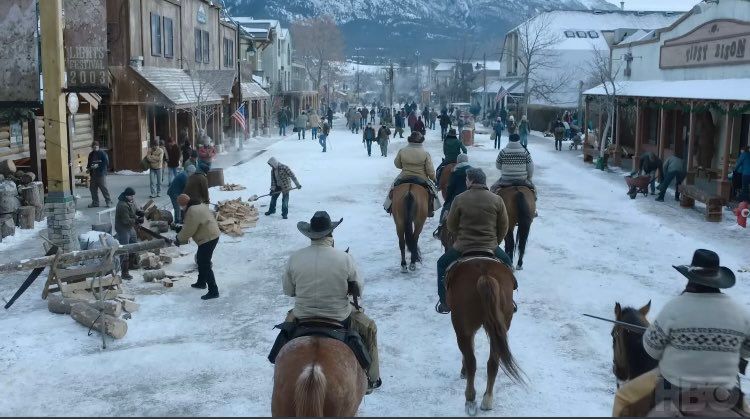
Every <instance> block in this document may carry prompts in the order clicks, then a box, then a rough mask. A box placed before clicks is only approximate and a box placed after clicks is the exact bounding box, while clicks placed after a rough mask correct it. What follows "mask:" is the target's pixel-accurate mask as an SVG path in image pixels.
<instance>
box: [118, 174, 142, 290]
mask: <svg viewBox="0 0 750 419" xmlns="http://www.w3.org/2000/svg"><path fill="white" fill-rule="evenodd" d="M143 215H144V214H143V211H140V210H138V209H136V206H135V190H133V188H131V187H127V188H125V191H123V193H121V194H120V197H119V198H118V200H117V208H115V232H117V241H119V242H120V244H121V245H125V244H131V243H137V242H138V237H137V236H136V234H135V226H136V225H137V224H140V223H142V222H143ZM129 259H130V255H129V254H125V255H122V256H121V257H120V271H121V275H122V279H133V277H132V276H131V275H130V272H129V271H130V260H129Z"/></svg>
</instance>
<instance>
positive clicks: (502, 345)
mask: <svg viewBox="0 0 750 419" xmlns="http://www.w3.org/2000/svg"><path fill="white" fill-rule="evenodd" d="M477 291H478V292H479V300H480V303H481V305H482V312H483V314H484V320H483V322H482V324H483V326H484V329H485V330H486V331H487V336H488V337H489V340H490V350H492V351H494V350H497V351H498V352H499V355H500V367H501V368H502V369H503V371H505V373H506V374H508V376H509V377H510V378H511V379H513V380H514V381H516V382H523V378H522V377H521V368H520V367H519V366H518V364H517V363H516V360H515V358H513V355H512V354H511V352H510V346H509V345H508V329H507V328H506V326H505V316H504V315H503V312H502V311H501V310H500V301H499V300H500V297H502V290H501V289H500V285H499V284H498V283H497V281H496V280H495V279H494V278H492V277H490V276H488V275H486V274H483V275H482V276H480V277H479V280H478V281H477Z"/></svg>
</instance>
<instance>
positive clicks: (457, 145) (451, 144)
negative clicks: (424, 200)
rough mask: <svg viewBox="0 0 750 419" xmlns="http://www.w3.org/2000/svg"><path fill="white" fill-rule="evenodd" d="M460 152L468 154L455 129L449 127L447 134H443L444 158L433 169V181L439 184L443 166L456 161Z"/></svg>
mask: <svg viewBox="0 0 750 419" xmlns="http://www.w3.org/2000/svg"><path fill="white" fill-rule="evenodd" d="M461 152H463V153H464V154H468V151H467V150H466V146H464V144H463V143H462V142H461V141H460V140H459V139H458V135H456V130H455V129H454V128H451V129H450V130H449V131H448V135H446V136H445V141H444V142H443V154H445V158H444V159H443V161H442V163H440V164H439V165H438V167H437V169H436V170H435V173H436V178H437V180H436V182H435V183H437V184H438V185H439V184H440V174H441V173H442V171H443V167H445V166H447V165H449V164H453V163H456V158H457V157H458V155H459V154H461Z"/></svg>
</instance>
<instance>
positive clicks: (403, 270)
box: [401, 265, 409, 274]
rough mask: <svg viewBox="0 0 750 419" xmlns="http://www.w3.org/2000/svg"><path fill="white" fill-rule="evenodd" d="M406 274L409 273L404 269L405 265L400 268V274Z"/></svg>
mask: <svg viewBox="0 0 750 419" xmlns="http://www.w3.org/2000/svg"><path fill="white" fill-rule="evenodd" d="M408 272H409V270H408V269H407V268H406V265H403V266H401V273H402V274H405V273H408Z"/></svg>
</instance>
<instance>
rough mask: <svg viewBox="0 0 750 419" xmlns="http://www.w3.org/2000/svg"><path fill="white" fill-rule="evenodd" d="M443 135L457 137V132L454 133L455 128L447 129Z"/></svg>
mask: <svg viewBox="0 0 750 419" xmlns="http://www.w3.org/2000/svg"><path fill="white" fill-rule="evenodd" d="M445 136H446V137H456V138H458V134H457V133H456V129H455V128H451V129H449V130H448V133H447V134H445Z"/></svg>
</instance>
